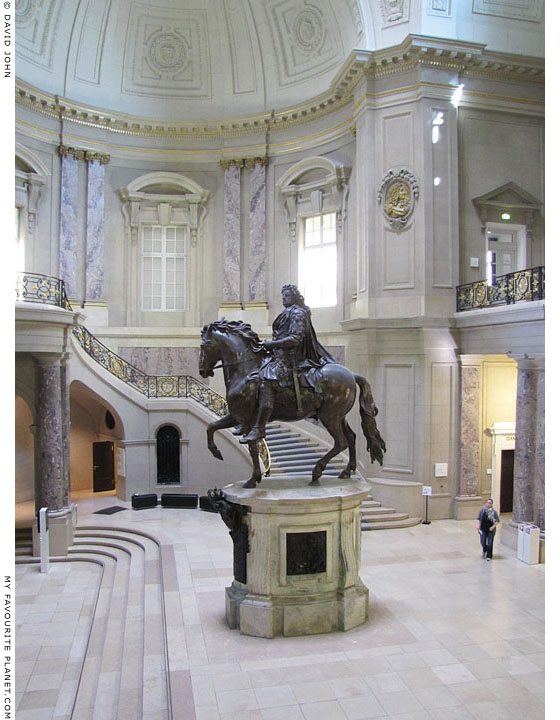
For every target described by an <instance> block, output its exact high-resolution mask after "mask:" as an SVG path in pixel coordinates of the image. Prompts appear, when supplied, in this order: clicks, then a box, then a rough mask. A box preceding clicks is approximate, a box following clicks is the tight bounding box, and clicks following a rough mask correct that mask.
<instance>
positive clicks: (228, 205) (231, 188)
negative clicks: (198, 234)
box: [222, 161, 241, 303]
mask: <svg viewBox="0 0 560 720" xmlns="http://www.w3.org/2000/svg"><path fill="white" fill-rule="evenodd" d="M222 300H223V302H224V303H241V167H240V163H238V162H235V161H232V162H231V163H228V164H227V167H226V168H225V173H224V274H223V294H222Z"/></svg>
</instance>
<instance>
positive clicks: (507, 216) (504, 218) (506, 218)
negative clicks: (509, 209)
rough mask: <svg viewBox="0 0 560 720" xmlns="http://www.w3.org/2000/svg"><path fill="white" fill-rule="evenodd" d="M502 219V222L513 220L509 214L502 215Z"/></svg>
mask: <svg viewBox="0 0 560 720" xmlns="http://www.w3.org/2000/svg"><path fill="white" fill-rule="evenodd" d="M500 217H501V219H502V220H511V215H510V214H509V213H502V214H501V215H500Z"/></svg>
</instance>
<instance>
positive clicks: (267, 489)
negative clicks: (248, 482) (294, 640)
mask: <svg viewBox="0 0 560 720" xmlns="http://www.w3.org/2000/svg"><path fill="white" fill-rule="evenodd" d="M223 492H224V495H225V497H226V499H227V500H228V501H229V502H231V503H235V504H237V505H243V506H245V507H246V508H247V509H248V513H247V515H246V518H245V520H246V522H247V525H248V530H249V553H248V554H247V583H246V584H245V583H241V582H238V581H234V582H233V584H232V585H231V587H229V588H227V589H226V618H227V621H228V624H229V626H230V627H232V628H239V630H240V631H241V633H243V634H245V635H253V636H256V637H274V635H278V634H283V635H286V636H293V635H310V634H314V633H325V632H333V631H335V630H350V629H351V628H353V627H356V625H360V624H361V623H363V622H364V621H365V620H366V619H367V615H368V598H369V591H368V589H367V588H366V587H365V586H364V584H363V583H362V581H361V580H360V578H359V569H360V549H361V529H360V504H361V502H362V500H363V499H364V498H365V497H366V496H367V495H368V493H369V492H370V487H369V485H367V484H366V483H365V482H362V481H359V480H346V481H342V480H338V479H335V478H325V479H323V478H321V481H320V485H319V486H310V485H309V477H302V476H295V475H291V476H282V477H281V478H274V477H272V478H263V480H262V482H261V483H260V484H259V485H258V487H257V488H251V489H248V488H244V487H243V483H242V482H238V483H234V484H232V485H227V486H226V487H225V488H223ZM298 533H312V535H305V536H303V537H301V536H300V537H295V536H296V535H297V534H298ZM311 546H314V547H316V548H317V549H318V552H316V553H311V554H309V555H310V556H308V553H307V550H304V551H303V553H301V552H300V551H297V552H294V547H299V548H301V547H304V548H307V547H311ZM323 551H324V553H323ZM298 558H299V560H298ZM310 568H311V569H312V570H313V571H312V572H306V570H309V569H310Z"/></svg>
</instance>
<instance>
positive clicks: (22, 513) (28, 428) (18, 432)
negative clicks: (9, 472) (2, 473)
mask: <svg viewBox="0 0 560 720" xmlns="http://www.w3.org/2000/svg"><path fill="white" fill-rule="evenodd" d="M34 427H35V424H34V419H33V413H32V411H31V408H30V407H29V405H28V404H27V402H26V401H25V400H24V398H23V397H21V395H16V396H15V502H16V513H15V522H16V528H19V527H31V522H32V518H33V514H34V512H35V438H34V435H33V430H34Z"/></svg>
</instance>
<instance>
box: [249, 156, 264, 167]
mask: <svg viewBox="0 0 560 720" xmlns="http://www.w3.org/2000/svg"><path fill="white" fill-rule="evenodd" d="M255 165H263V166H264V167H266V166H267V165H268V157H267V156H266V155H263V156H262V157H252V158H247V159H246V160H245V167H246V168H249V169H252V168H254V167H255Z"/></svg>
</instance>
